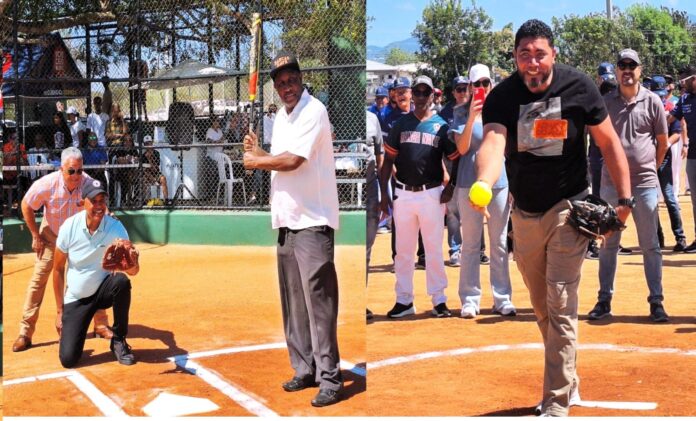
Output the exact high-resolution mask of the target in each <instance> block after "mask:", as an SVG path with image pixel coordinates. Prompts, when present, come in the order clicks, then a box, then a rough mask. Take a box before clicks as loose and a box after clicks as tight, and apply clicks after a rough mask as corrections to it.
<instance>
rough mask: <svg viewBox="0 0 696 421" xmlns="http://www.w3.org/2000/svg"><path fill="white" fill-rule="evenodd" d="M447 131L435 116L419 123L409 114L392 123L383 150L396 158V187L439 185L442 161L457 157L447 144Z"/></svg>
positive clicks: (455, 152) (451, 144)
mask: <svg viewBox="0 0 696 421" xmlns="http://www.w3.org/2000/svg"><path fill="white" fill-rule="evenodd" d="M447 129H448V126H447V123H446V122H445V120H443V119H442V117H440V116H439V115H437V114H433V115H432V116H431V117H430V118H429V119H427V120H425V121H420V120H419V119H418V117H416V115H415V114H414V113H413V112H411V113H408V114H406V115H405V116H403V117H401V118H400V119H399V120H398V121H396V123H394V126H393V127H392V129H391V130H390V131H389V137H388V138H387V142H386V143H385V144H384V150H385V151H386V152H387V153H388V154H390V155H393V156H396V158H395V160H394V165H395V166H396V179H397V180H398V181H399V182H400V183H403V184H408V185H410V186H420V185H423V184H428V183H441V182H442V181H443V177H444V173H443V170H442V157H443V156H446V157H447V158H449V159H451V160H454V159H456V158H458V157H459V153H458V152H457V146H456V145H455V144H454V143H453V142H449V141H448V140H447Z"/></svg>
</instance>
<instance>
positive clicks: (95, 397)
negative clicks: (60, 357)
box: [2, 370, 128, 417]
mask: <svg viewBox="0 0 696 421" xmlns="http://www.w3.org/2000/svg"><path fill="white" fill-rule="evenodd" d="M60 378H65V379H67V380H69V381H71V382H72V383H73V384H74V385H75V386H76V387H77V388H78V389H79V390H80V391H81V392H82V393H84V394H85V396H87V398H89V400H91V401H92V403H93V404H94V405H95V406H96V407H97V408H98V409H99V410H100V411H101V412H102V414H104V416H107V417H128V414H126V413H125V412H124V411H123V410H122V409H121V408H120V407H119V406H118V405H117V404H116V402H114V401H113V400H112V399H111V398H109V397H108V396H107V395H106V394H104V393H103V392H102V391H101V390H99V389H98V388H97V387H96V386H95V385H94V383H92V382H90V381H89V380H88V379H87V378H86V377H85V376H83V375H82V374H81V373H79V372H77V371H75V370H70V371H60V372H57V373H49V374H42V375H39V376H30V377H23V378H18V379H11V380H5V381H3V382H2V384H3V386H13V385H17V384H26V383H32V382H37V381H43V380H51V379H60Z"/></svg>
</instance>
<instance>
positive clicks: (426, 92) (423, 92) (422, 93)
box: [411, 89, 433, 97]
mask: <svg viewBox="0 0 696 421" xmlns="http://www.w3.org/2000/svg"><path fill="white" fill-rule="evenodd" d="M411 93H413V96H420V97H425V96H430V94H432V93H433V91H432V90H430V89H424V90H421V89H417V90H415V89H414V90H412V91H411Z"/></svg>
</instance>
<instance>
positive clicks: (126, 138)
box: [109, 104, 138, 207]
mask: <svg viewBox="0 0 696 421" xmlns="http://www.w3.org/2000/svg"><path fill="white" fill-rule="evenodd" d="M114 107H116V104H114ZM122 139H123V141H122V143H121V144H120V146H119V147H117V148H116V149H115V150H114V151H113V155H114V158H113V163H114V164H117V165H130V164H136V163H138V150H137V149H136V148H135V146H134V144H133V139H132V138H131V135H129V134H127V133H126V134H124V135H123V137H122ZM113 175H114V177H113V180H114V183H112V185H113V187H110V188H109V191H114V192H115V187H116V186H115V184H116V183H119V184H120V186H121V206H122V207H124V206H132V205H133V204H134V193H135V192H134V191H133V185H134V184H135V182H136V181H137V176H138V170H137V168H115V169H114V170H113ZM109 196H111V195H109ZM112 200H114V199H112Z"/></svg>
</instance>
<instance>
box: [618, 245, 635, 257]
mask: <svg viewBox="0 0 696 421" xmlns="http://www.w3.org/2000/svg"><path fill="white" fill-rule="evenodd" d="M631 253H633V250H631V249H629V248H626V247H624V246H622V245H619V254H620V255H622V256H628V255H629V254H631Z"/></svg>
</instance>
